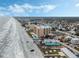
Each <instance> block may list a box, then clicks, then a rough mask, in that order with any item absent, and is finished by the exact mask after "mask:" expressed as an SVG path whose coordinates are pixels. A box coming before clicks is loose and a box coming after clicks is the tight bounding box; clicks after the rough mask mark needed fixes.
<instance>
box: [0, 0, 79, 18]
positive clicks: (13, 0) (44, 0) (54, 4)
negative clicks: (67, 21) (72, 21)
mask: <svg viewBox="0 0 79 59" xmlns="http://www.w3.org/2000/svg"><path fill="white" fill-rule="evenodd" d="M0 16H48V17H49V16H79V0H0Z"/></svg>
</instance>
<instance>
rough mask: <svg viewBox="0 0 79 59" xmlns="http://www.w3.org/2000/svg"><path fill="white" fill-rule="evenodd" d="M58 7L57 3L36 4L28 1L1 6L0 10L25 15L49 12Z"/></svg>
mask: <svg viewBox="0 0 79 59" xmlns="http://www.w3.org/2000/svg"><path fill="white" fill-rule="evenodd" d="M56 7H57V6H56V5H52V4H45V5H38V6H34V5H30V4H27V3H26V4H22V5H19V4H14V5H9V6H8V7H6V8H4V7H1V8H0V11H3V12H6V13H7V12H8V13H11V14H14V15H19V14H22V15H23V14H29V13H32V12H33V13H36V12H39V13H40V12H41V13H48V12H51V11H53V10H54V9H55V8H56ZM6 15H7V14H6Z"/></svg>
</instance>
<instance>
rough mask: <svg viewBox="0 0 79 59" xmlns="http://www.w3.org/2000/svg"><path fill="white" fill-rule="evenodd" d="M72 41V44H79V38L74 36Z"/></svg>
mask: <svg viewBox="0 0 79 59" xmlns="http://www.w3.org/2000/svg"><path fill="white" fill-rule="evenodd" d="M71 43H72V44H79V38H72V39H71Z"/></svg>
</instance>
